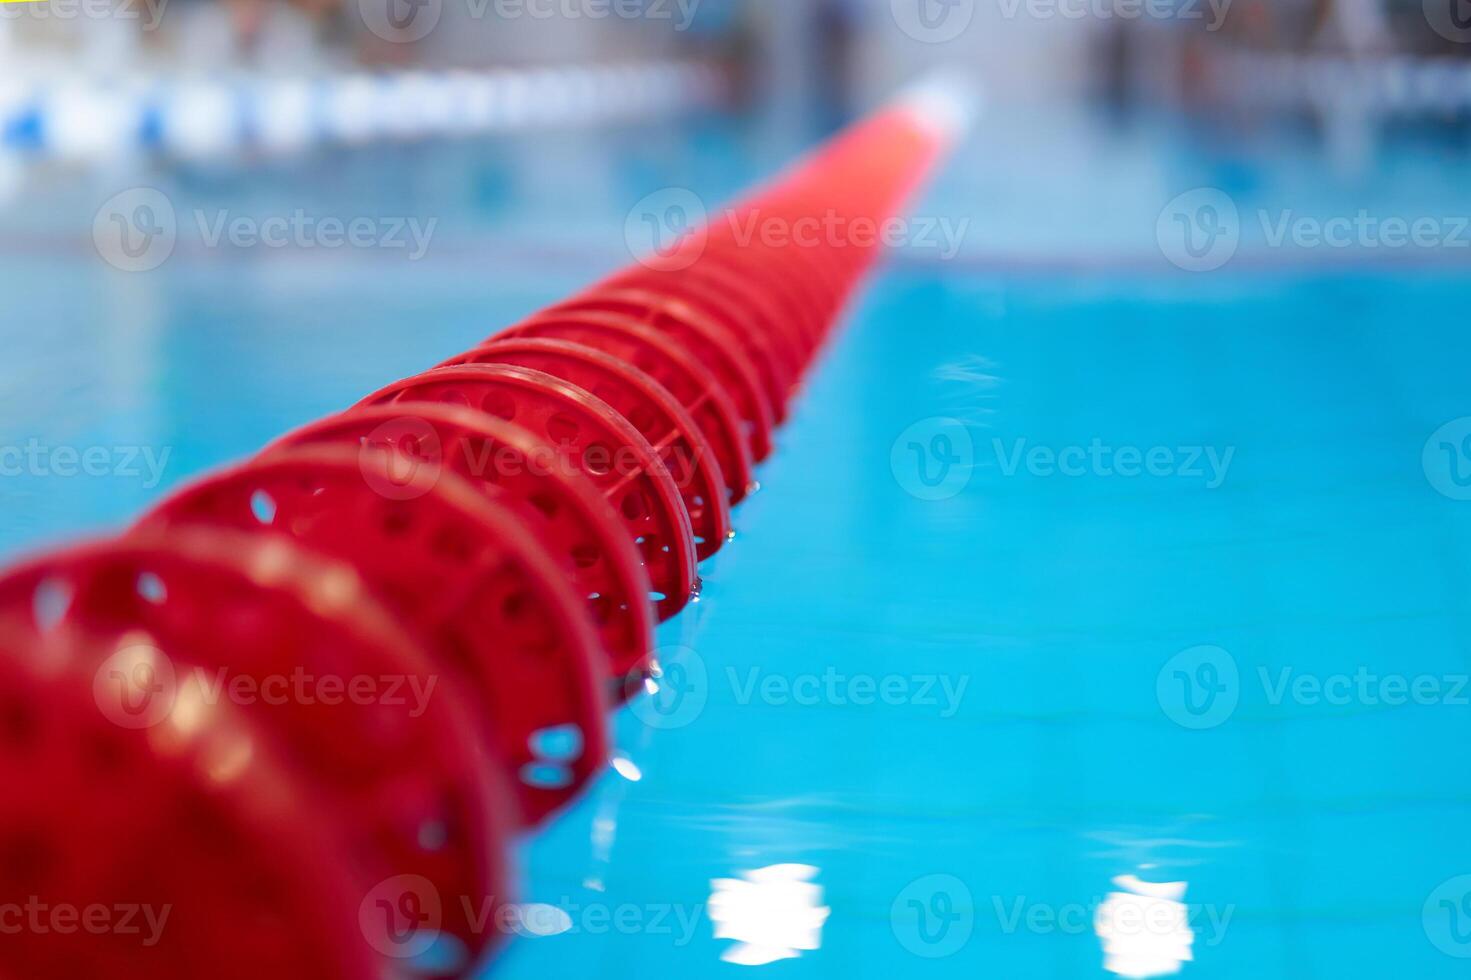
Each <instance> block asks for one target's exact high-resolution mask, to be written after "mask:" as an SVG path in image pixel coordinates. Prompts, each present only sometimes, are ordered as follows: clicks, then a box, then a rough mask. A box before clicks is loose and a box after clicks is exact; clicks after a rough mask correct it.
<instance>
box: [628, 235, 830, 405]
mask: <svg viewBox="0 0 1471 980" xmlns="http://www.w3.org/2000/svg"><path fill="white" fill-rule="evenodd" d="M609 285H614V286H624V287H627V288H631V289H646V290H648V291H650V292H654V293H659V294H661V295H664V296H671V297H674V298H677V299H680V300H683V301H684V302H686V303H688V304H690V306H692V307H694V308H695V309H696V310H699V311H700V312H701V313H702V314H704V315H705V316H708V317H710V318H711V319H714V320H716V321H718V322H719V323H721V324H722V325H723V326H725V327H726V329H728V330H730V331H732V332H733V333H744V334H747V335H750V336H752V337H753V338H755V339H756V340H757V341H758V343H759V344H760V346H761V347H762V361H763V362H767V363H770V364H771V365H772V368H771V370H770V371H769V372H768V375H769V377H770V380H769V381H768V384H769V385H770V386H771V387H770V388H769V390H768V392H767V394H768V396H769V397H770V398H771V401H772V411H773V413H774V418H775V421H776V422H777V423H780V422H782V421H784V420H785V419H786V414H787V413H786V408H787V403H788V402H790V401H791V398H792V395H793V393H794V392H795V391H796V389H797V386H798V384H799V383H800V379H801V377H802V373H803V371H804V370H805V369H806V366H807V353H808V339H807V337H806V336H805V335H804V333H803V331H804V329H805V328H806V322H805V321H804V320H803V318H802V317H803V316H804V315H805V314H803V315H799V314H797V313H796V312H794V311H793V310H792V309H791V308H790V306H789V305H788V304H785V303H783V302H782V298H781V297H779V296H777V295H775V294H773V293H769V292H767V291H765V290H761V289H752V288H751V286H752V283H751V281H750V278H749V277H744V278H743V277H741V276H738V275H733V274H731V273H730V272H729V271H728V270H726V269H724V268H723V267H722V266H721V265H720V264H719V262H718V261H710V260H701V261H699V262H696V263H695V264H694V265H692V266H690V267H689V268H688V269H684V270H682V271H680V272H656V271H654V270H651V269H641V268H636V269H630V270H627V271H625V272H623V273H621V274H619V275H618V276H616V277H614V279H612V280H610V282H609Z"/></svg>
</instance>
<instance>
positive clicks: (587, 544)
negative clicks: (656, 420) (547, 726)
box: [266, 402, 654, 697]
mask: <svg viewBox="0 0 1471 980" xmlns="http://www.w3.org/2000/svg"><path fill="white" fill-rule="evenodd" d="M322 443H328V444H332V443H346V444H349V445H352V446H354V447H356V448H357V449H358V451H359V452H377V451H392V452H397V453H399V454H401V456H402V457H404V458H407V459H411V460H413V461H415V462H416V463H417V464H418V467H417V468H419V469H428V471H429V472H430V473H431V474H433V473H434V472H437V470H438V468H440V467H443V468H445V469H448V470H449V471H450V472H452V473H455V474H457V475H459V476H461V477H463V478H464V479H465V481H466V482H467V483H469V484H470V485H471V486H473V487H475V488H476V489H477V490H479V491H481V492H482V493H484V494H485V495H486V496H488V497H490V499H492V500H494V501H496V502H497V503H500V504H502V505H504V506H506V507H509V508H511V509H513V510H514V511H515V512H516V513H517V515H518V516H519V517H520V519H521V520H522V522H523V523H524V524H525V525H526V526H527V527H528V528H529V529H531V531H532V533H533V534H534V535H535V537H536V539H537V540H538V541H540V542H541V543H542V544H543V545H544V546H545V547H546V549H547V550H548V551H549V552H551V553H552V554H553V555H554V556H557V557H559V558H560V559H561V563H562V567H563V572H564V573H565V574H566V575H567V576H568V577H569V578H570V579H571V580H572V581H574V582H576V584H577V594H578V595H581V596H584V597H586V599H587V604H588V608H589V611H590V613H591V615H592V619H593V622H594V623H595V624H596V625H597V628H598V636H599V638H600V639H601V640H602V643H603V648H604V650H605V651H606V652H607V654H608V658H609V660H610V661H611V665H612V669H613V681H614V683H613V685H612V687H613V694H614V695H615V696H616V697H622V695H623V692H625V691H626V690H629V689H630V687H631V686H633V687H636V686H637V685H636V684H633V685H631V684H630V682H631V681H640V682H641V681H642V680H643V679H644V677H645V676H647V671H648V667H649V655H650V652H651V651H652V650H653V646H654V640H653V634H654V621H653V612H652V608H651V606H650V604H649V577H648V575H646V574H645V573H644V568H643V564H642V560H641V558H640V557H639V553H638V551H637V550H636V549H635V548H634V546H633V542H632V541H631V540H630V539H629V537H628V535H627V534H625V533H624V525H623V521H622V520H621V519H620V518H619V516H618V513H617V512H616V511H614V510H613V508H612V507H611V506H610V505H609V503H608V501H607V500H606V499H605V498H604V497H603V495H602V494H601V493H600V492H599V491H598V489H597V487H596V486H594V485H593V484H592V482H591V481H589V480H588V478H587V477H586V476H584V475H583V474H582V473H580V472H578V471H576V470H574V469H572V468H571V467H567V466H557V465H555V463H556V461H557V457H556V451H555V449H554V448H553V447H552V446H550V445H549V444H547V443H546V442H543V441H542V440H541V439H539V438H537V437H536V436H535V435H533V434H532V433H530V432H528V431H527V430H525V429H523V428H521V427H520V426H518V425H514V424H512V423H510V422H506V421H504V420H502V419H498V418H492V417H491V416H489V415H487V414H485V413H484V412H477V411H475V410H474V409H470V408H465V407H463V406H455V405H442V404H433V403H430V402H423V403H419V404H414V405H401V406H400V405H380V406H377V407H370V408H358V409H354V410H353V411H350V412H345V413H343V414H341V415H336V416H333V417H332V418H328V419H323V420H322V421H320V422H316V423H313V424H312V425H309V426H307V427H305V428H303V429H298V430H297V431H295V432H292V433H290V434H289V435H287V436H285V437H283V438H282V439H281V440H279V441H278V442H276V443H274V444H273V445H272V446H271V447H270V448H269V449H267V450H266V451H267V452H268V453H269V452H271V451H272V450H275V449H284V448H288V447H296V446H309V445H318V444H322Z"/></svg>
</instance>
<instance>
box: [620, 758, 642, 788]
mask: <svg viewBox="0 0 1471 980" xmlns="http://www.w3.org/2000/svg"><path fill="white" fill-rule="evenodd" d="M613 768H614V769H615V770H617V772H618V775H620V776H622V777H623V778H624V779H626V780H628V781H629V782H630V783H636V782H638V781H639V780H640V779H643V778H644V774H643V770H641V769H639V767H638V764H637V763H635V762H634V761H633V760H632V759H630V758H629V757H628V756H626V755H615V756H614V757H613Z"/></svg>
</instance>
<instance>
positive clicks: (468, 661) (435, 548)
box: [142, 445, 610, 824]
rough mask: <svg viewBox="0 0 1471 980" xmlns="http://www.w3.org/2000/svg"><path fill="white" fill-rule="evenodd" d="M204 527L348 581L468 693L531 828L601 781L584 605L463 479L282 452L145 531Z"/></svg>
mask: <svg viewBox="0 0 1471 980" xmlns="http://www.w3.org/2000/svg"><path fill="white" fill-rule="evenodd" d="M199 523H207V524H210V525H213V526H221V527H230V528H235V529H237V530H248V531H253V532H255V533H258V534H265V535H270V536H273V537H283V538H288V539H290V540H292V541H295V542H297V543H299V544H301V545H303V546H305V547H307V548H310V549H312V550H313V551H315V552H317V553H319V554H322V555H326V556H329V557H331V558H334V559H338V560H340V561H342V562H344V563H346V564H347V565H350V566H351V567H352V568H354V569H355V570H356V571H357V572H358V573H359V574H360V575H361V576H362V578H363V580H364V581H365V582H367V584H368V585H369V587H370V588H372V589H373V591H374V592H375V593H376V594H377V595H378V596H379V597H381V598H382V599H383V600H384V601H385V602H386V603H387V605H388V606H389V608H390V609H391V610H392V611H393V612H394V613H396V614H398V615H399V616H400V617H401V618H402V619H403V620H404V621H405V622H406V623H408V624H409V625H410V626H411V627H413V628H414V629H415V630H416V631H417V632H418V634H419V636H421V637H422V638H423V640H424V641H425V642H426V644H427V645H428V646H429V649H430V651H431V653H432V654H433V656H434V657H435V659H436V662H438V663H440V664H444V665H446V666H447V667H449V668H451V669H453V670H455V671H457V672H458V673H457V674H456V675H454V676H456V677H457V678H464V679H467V680H468V681H469V684H470V688H471V689H472V690H473V691H474V693H475V694H476V695H477V696H478V699H479V704H480V706H481V708H482V710H483V714H482V715H481V720H482V724H483V725H484V726H485V727H486V729H487V730H488V732H489V736H490V738H491V739H492V740H493V744H495V745H496V746H497V747H498V748H499V750H500V752H501V756H502V758H504V759H505V760H506V761H507V762H508V763H509V764H510V766H511V771H512V773H514V774H515V776H516V777H518V778H517V783H516V787H517V794H516V795H517V797H518V799H519V800H520V803H521V809H522V816H523V820H524V822H525V823H526V824H535V823H538V822H540V821H541V820H542V819H543V818H544V817H546V816H547V815H548V814H549V813H551V812H552V811H554V810H555V809H557V808H558V807H560V806H561V805H562V804H564V803H566V802H567V801H568V800H570V799H571V798H572V797H573V796H574V795H575V794H576V792H577V790H578V789H579V788H581V787H582V786H585V785H586V784H587V783H588V782H590V781H591V780H592V779H594V778H595V777H596V776H597V775H598V774H599V773H601V772H602V770H603V768H604V767H605V765H606V763H607V758H608V741H607V731H606V717H605V715H606V711H607V706H608V701H607V698H606V696H605V690H606V680H607V677H608V676H609V673H610V669H609V667H608V663H607V658H606V656H605V655H604V653H603V651H602V649H601V647H599V645H598V640H597V634H596V633H594V632H593V629H592V624H591V622H590V620H589V618H588V616H587V613H586V607H585V606H584V604H583V603H582V602H581V601H580V600H579V598H578V597H577V596H576V595H575V594H574V593H573V592H572V590H571V587H570V586H569V585H568V583H567V581H566V580H565V578H564V577H563V575H562V570H561V568H560V567H559V566H558V565H557V563H556V562H555V561H554V560H553V559H552V558H551V557H550V556H549V555H548V554H547V553H546V552H545V551H544V550H543V548H542V546H541V544H540V543H539V542H538V541H537V540H536V539H535V538H534V537H533V536H532V534H531V532H530V531H529V530H528V529H527V528H526V527H525V526H524V525H523V524H522V522H521V520H520V519H519V518H518V517H517V516H516V514H515V513H514V512H512V511H510V510H508V509H506V508H505V507H503V506H501V505H498V504H496V503H494V502H492V501H490V500H488V499H486V497H485V496H484V495H483V494H480V493H478V492H476V491H475V490H474V489H473V488H472V487H471V486H469V485H468V484H467V483H465V481H463V480H461V479H460V478H459V477H458V476H455V475H454V474H453V473H449V472H438V473H430V472H429V471H427V470H417V469H416V467H415V465H414V464H413V463H412V462H411V461H408V460H405V459H402V458H399V459H397V460H392V459H390V458H389V457H388V455H387V454H383V453H374V454H367V455H365V454H362V453H360V452H359V451H358V450H356V449H354V448H350V447H348V446H325V445H324V446H312V447H307V448H301V449H286V450H279V451H275V452H272V453H271V454H270V455H268V456H261V457H258V458H256V459H255V460H252V461H250V462H248V463H246V464H244V465H241V466H237V467H235V468H233V469H230V470H227V471H225V472H222V473H218V474H215V475H214V476H211V477H208V478H206V479H204V480H201V481H199V482H196V483H193V484H190V485H189V486H187V487H185V488H184V489H182V490H180V491H179V492H178V493H175V494H174V495H172V496H171V497H169V498H168V499H166V500H164V501H163V503H162V504H160V505H159V506H158V507H157V508H156V509H155V510H154V511H153V512H152V513H150V514H149V515H147V516H145V517H144V518H143V521H142V526H143V527H145V528H171V527H178V526H188V525H191V524H199ZM529 692H532V693H529ZM549 746H550V747H549Z"/></svg>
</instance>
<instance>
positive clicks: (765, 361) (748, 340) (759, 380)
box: [556, 283, 790, 427]
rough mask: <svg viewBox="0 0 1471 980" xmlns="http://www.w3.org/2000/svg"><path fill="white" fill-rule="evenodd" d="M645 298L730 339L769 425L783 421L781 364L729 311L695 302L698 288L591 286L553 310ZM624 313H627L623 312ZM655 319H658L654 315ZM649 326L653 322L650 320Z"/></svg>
mask: <svg viewBox="0 0 1471 980" xmlns="http://www.w3.org/2000/svg"><path fill="white" fill-rule="evenodd" d="M630 290H631V291H633V292H635V293H638V294H641V295H642V296H644V297H645V298H646V299H647V300H648V301H649V303H650V306H651V307H652V308H653V309H655V310H659V309H661V308H662V309H663V310H665V311H668V312H669V313H671V314H674V315H678V316H679V317H681V318H682V319H687V320H688V319H694V320H697V321H699V322H702V323H704V324H707V325H708V326H710V327H715V328H717V329H718V330H719V332H720V334H721V335H722V336H724V337H727V338H730V339H731V341H732V342H734V343H735V344H737V345H738V349H739V351H740V353H741V354H743V355H744V356H745V358H746V360H747V361H748V362H749V363H750V364H751V366H752V368H753V369H754V370H755V372H756V373H755V378H754V380H755V382H756V384H757V385H758V386H759V387H760V393H761V398H762V400H763V401H764V402H765V405H766V409H767V411H768V412H769V413H770V416H771V424H772V426H773V427H776V426H778V425H780V424H781V422H782V420H783V419H784V418H785V417H786V416H785V413H786V403H787V399H788V396H789V394H790V386H789V384H788V380H787V379H786V378H785V377H783V374H782V370H781V367H780V361H779V358H778V357H777V355H776V354H775V353H774V352H773V351H772V350H771V341H770V340H769V339H768V338H766V337H764V336H762V335H760V334H758V332H757V331H756V330H755V329H754V328H753V327H751V326H749V325H745V326H743V325H742V324H741V323H739V322H738V321H737V320H736V319H735V318H733V317H732V316H730V315H729V311H728V310H722V309H721V308H720V306H719V305H718V304H717V303H714V302H713V301H711V300H708V299H705V300H700V299H696V298H695V297H696V295H697V293H698V287H696V286H693V285H692V286H689V287H687V288H683V289H679V290H676V291H671V292H664V291H662V290H655V289H653V288H652V287H650V286H649V285H648V284H646V283H645V284H642V285H640V286H638V287H637V288H634V287H631V286H627V285H623V284H619V283H610V284H608V285H606V286H594V287H593V288H591V289H587V290H584V291H583V292H581V293H578V294H577V296H576V297H575V298H574V299H573V300H571V301H570V302H568V303H566V304H563V305H561V306H558V307H556V309H573V308H576V307H574V305H573V304H575V303H582V304H593V305H595V306H601V307H606V306H607V304H606V303H605V302H602V301H601V298H602V297H603V296H605V295H607V294H610V293H611V294H622V293H624V292H627V291H630ZM625 312H630V311H627V310H625ZM655 319H657V314H656V317H655ZM649 322H654V320H653V319H651V320H650V321H649Z"/></svg>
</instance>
